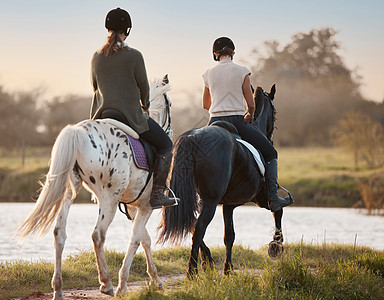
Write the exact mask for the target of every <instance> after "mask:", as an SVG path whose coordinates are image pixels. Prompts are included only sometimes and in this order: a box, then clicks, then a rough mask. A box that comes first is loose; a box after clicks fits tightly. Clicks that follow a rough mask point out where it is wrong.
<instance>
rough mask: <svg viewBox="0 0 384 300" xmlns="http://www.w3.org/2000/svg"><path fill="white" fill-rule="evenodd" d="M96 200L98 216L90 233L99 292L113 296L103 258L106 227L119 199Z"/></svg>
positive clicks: (110, 220) (111, 218)
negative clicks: (97, 273)
mask: <svg viewBox="0 0 384 300" xmlns="http://www.w3.org/2000/svg"><path fill="white" fill-rule="evenodd" d="M97 199H98V203H99V216H98V218H97V223H96V226H95V229H94V231H93V233H92V240H93V247H94V251H95V255H96V260H97V269H98V272H99V282H100V292H102V293H104V294H107V295H111V296H113V285H112V282H111V277H110V275H109V269H108V265H107V260H106V258H105V252H104V243H105V238H106V234H107V230H108V227H109V225H110V224H111V222H112V220H113V218H114V217H115V213H116V208H117V203H118V201H119V197H116V198H113V197H112V196H110V195H105V196H104V197H98V198H97Z"/></svg>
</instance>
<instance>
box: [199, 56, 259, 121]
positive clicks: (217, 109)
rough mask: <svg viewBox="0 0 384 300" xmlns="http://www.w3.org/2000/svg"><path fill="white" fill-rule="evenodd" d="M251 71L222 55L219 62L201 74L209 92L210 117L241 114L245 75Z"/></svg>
mask: <svg viewBox="0 0 384 300" xmlns="http://www.w3.org/2000/svg"><path fill="white" fill-rule="evenodd" d="M249 74H251V71H250V70H249V69H248V68H246V67H243V66H240V65H238V64H235V63H233V62H232V60H231V58H230V57H229V56H228V57H223V58H221V60H220V61H219V63H218V64H217V65H216V66H214V67H213V68H211V69H208V70H207V71H206V72H205V73H204V74H203V80H204V84H205V86H206V87H208V88H209V92H210V94H211V107H210V109H209V114H210V116H211V117H222V116H231V115H243V114H244V113H245V111H246V103H245V100H244V97H243V89H242V87H243V83H244V78H245V76H247V75H249Z"/></svg>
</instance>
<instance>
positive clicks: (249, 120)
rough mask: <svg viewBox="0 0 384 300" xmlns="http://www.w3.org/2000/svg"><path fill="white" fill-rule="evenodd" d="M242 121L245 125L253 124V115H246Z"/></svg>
mask: <svg viewBox="0 0 384 300" xmlns="http://www.w3.org/2000/svg"><path fill="white" fill-rule="evenodd" d="M244 121H245V122H247V123H253V115H250V114H249V113H247V114H246V115H245V117H244Z"/></svg>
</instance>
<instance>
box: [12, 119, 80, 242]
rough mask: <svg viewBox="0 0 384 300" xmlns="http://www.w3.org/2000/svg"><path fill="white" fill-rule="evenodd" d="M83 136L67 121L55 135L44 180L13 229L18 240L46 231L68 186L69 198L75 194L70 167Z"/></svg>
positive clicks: (77, 127)
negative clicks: (39, 190)
mask: <svg viewBox="0 0 384 300" xmlns="http://www.w3.org/2000/svg"><path fill="white" fill-rule="evenodd" d="M83 136H84V135H83V134H82V132H81V127H80V126H77V125H67V126H66V127H65V128H64V129H63V130H62V131H61V132H60V134H59V135H58V137H57V138H56V141H55V144H54V145H53V148H52V153H51V163H50V168H49V171H48V173H47V178H46V181H45V184H44V185H43V188H42V191H41V193H40V195H39V198H38V199H37V201H36V204H35V206H34V208H33V210H32V211H31V212H30V214H29V215H28V217H27V218H26V219H25V220H24V222H23V223H22V224H21V225H20V227H19V228H18V230H17V232H16V235H17V236H18V237H19V239H20V240H22V239H24V238H25V237H26V236H27V235H28V234H30V233H33V234H35V235H36V236H41V235H44V234H46V233H47V232H48V230H49V228H50V226H51V224H52V223H53V221H54V220H55V218H56V216H57V214H58V213H59V211H60V208H61V206H62V203H63V201H64V200H65V196H66V191H67V189H68V192H72V193H71V195H72V200H73V198H75V197H76V191H75V187H74V183H73V179H72V177H71V171H72V170H73V168H74V165H75V163H76V157H77V154H78V153H79V152H80V151H81V150H82V148H83V145H84V139H83Z"/></svg>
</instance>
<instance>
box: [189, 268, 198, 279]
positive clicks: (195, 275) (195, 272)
mask: <svg viewBox="0 0 384 300" xmlns="http://www.w3.org/2000/svg"><path fill="white" fill-rule="evenodd" d="M196 277H197V269H196V270H195V271H188V272H187V278H188V279H189V280H194V279H196Z"/></svg>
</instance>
